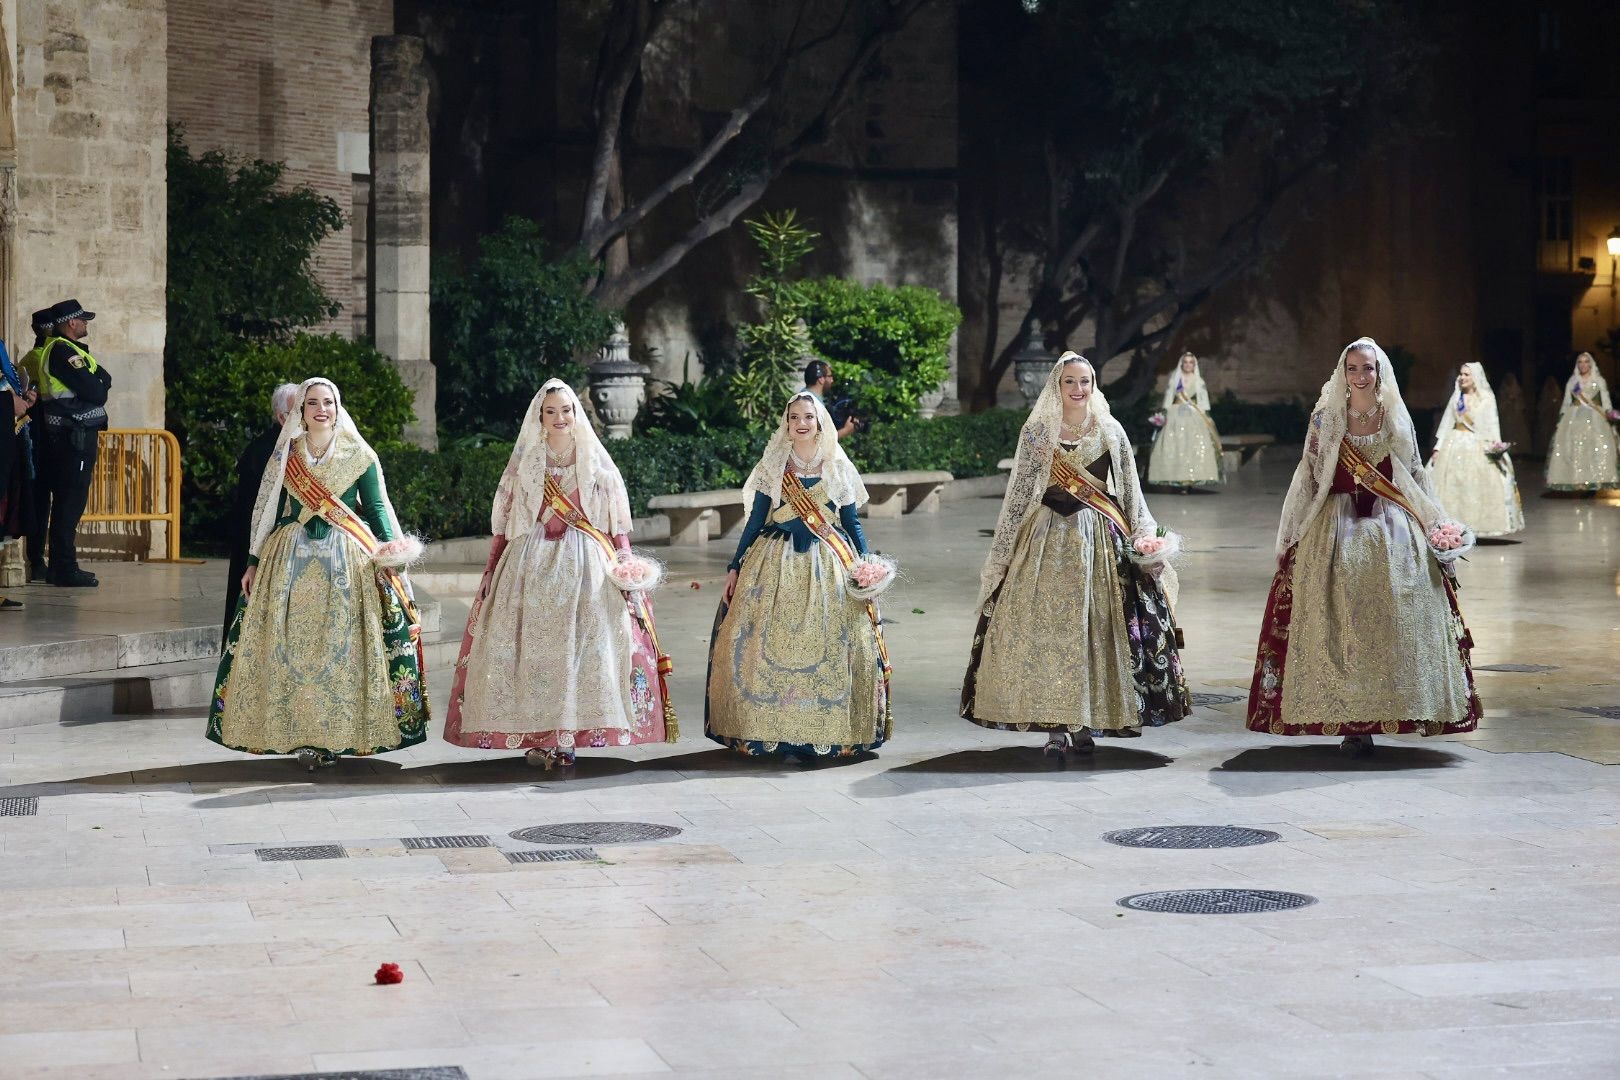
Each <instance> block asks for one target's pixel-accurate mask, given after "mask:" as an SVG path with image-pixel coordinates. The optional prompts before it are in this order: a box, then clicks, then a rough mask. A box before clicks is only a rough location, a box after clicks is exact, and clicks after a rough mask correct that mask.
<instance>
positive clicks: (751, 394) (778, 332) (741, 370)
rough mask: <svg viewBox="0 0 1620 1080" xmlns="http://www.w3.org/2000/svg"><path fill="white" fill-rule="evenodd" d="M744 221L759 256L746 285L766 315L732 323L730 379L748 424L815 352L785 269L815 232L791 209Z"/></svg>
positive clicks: (767, 412)
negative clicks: (734, 352) (734, 346)
mask: <svg viewBox="0 0 1620 1080" xmlns="http://www.w3.org/2000/svg"><path fill="white" fill-rule="evenodd" d="M747 225H748V235H749V236H750V237H752V238H753V241H754V243H755V244H757V245H758V246H759V250H760V255H761V258H760V271H759V273H757V274H755V275H754V276H753V277H752V278H750V279H749V282H748V285H747V287H746V289H745V291H746V292H747V293H748V295H749V296H752V297H753V298H754V299H756V300H758V301H759V302H760V306H761V307H763V308H764V314H765V318H764V319H763V320H762V321H760V322H757V323H743V324H741V325H740V326H738V327H737V342H738V345H739V346H740V347H741V355H740V357H739V359H740V364H739V366H738V369H737V371H736V372H734V373H733V374H732V375H731V378H730V383H731V394H732V398H733V400H734V401H735V402H736V406H737V411H738V413H739V414H741V415H742V417H743V418H744V419H745V420H747V421H748V424H749V426H750V427H754V428H765V427H769V426H770V425H771V424H772V423H773V422H774V421H775V419H776V415H777V413H778V412H779V411H780V410H781V408H782V399H783V398H784V397H785V396H786V395H787V394H789V393H791V392H792V391H793V388H794V386H795V385H796V382H795V377H796V376H797V375H798V373H799V372H800V370H801V369H802V368H803V365H804V362H805V357H806V356H810V355H813V354H814V349H813V348H812V347H811V345H810V332H809V330H808V329H807V328H806V327H805V324H804V318H803V315H804V305H805V298H804V293H803V289H802V287H801V286H800V283H799V282H798V281H797V280H794V279H792V278H790V277H789V276H788V275H789V274H790V273H791V272H792V271H793V269H794V268H795V267H796V266H797V265H798V264H799V263H800V262H801V261H802V260H803V259H804V257H805V256H806V255H809V254H810V252H812V251H814V250H815V246H816V245H815V242H816V240H817V239H819V238H820V234H819V233H815V232H812V231H810V230H809V229H807V228H805V227H804V226H803V225H801V224H799V220H798V213H797V212H796V211H794V210H785V211H783V212H782V213H781V214H776V215H772V214H765V215H764V216H763V217H760V218H757V219H754V220H751V221H749V222H748V223H747Z"/></svg>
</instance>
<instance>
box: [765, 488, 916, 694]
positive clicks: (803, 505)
mask: <svg viewBox="0 0 1620 1080" xmlns="http://www.w3.org/2000/svg"><path fill="white" fill-rule="evenodd" d="M782 494H783V496H785V497H786V498H787V501H788V505H790V506H791V507H793V512H794V513H795V514H797V515H799V520H801V521H803V522H804V523H805V525H806V526H808V527H809V529H810V531H811V532H813V533H815V534H816V539H818V540H820V541H821V542H822V543H823V544H826V545H827V546H828V547H829V548H831V549H832V552H833V554H834V555H836V556H838V561H839V562H840V563H842V564H843V566H844V569H845V570H848V569H850V568H851V567H852V566H854V565H855V561H856V560H857V559H859V558H860V557H861V556H860V552H858V551H856V550H855V546H854V545H853V544H851V543H850V542H849V540H848V538H846V537H845V536H844V534H843V533H841V532H839V531H838V530H837V529H835V528H833V526H832V522H830V521H828V520H827V515H826V514H824V513H822V511H821V505H820V504H819V503H817V502H816V500H815V499H813V498H811V497H810V493H809V492H808V491H806V490H805V488H804V484H803V483H801V482H800V480H799V478H798V477H797V476H795V475H794V474H793V473H792V472H791V471H784V472H783V473H782ZM866 617H867V618H869V619H871V620H872V631H873V633H875V634H876V635H877V649H878V662H879V663H880V664H881V665H882V667H883V685H884V686H885V687H887V686H888V685H889V647H888V646H887V645H886V644H884V641H883V618H882V616H880V615H879V614H878V609H877V605H876V604H874V603H873V602H872V601H870V600H868V601H866Z"/></svg>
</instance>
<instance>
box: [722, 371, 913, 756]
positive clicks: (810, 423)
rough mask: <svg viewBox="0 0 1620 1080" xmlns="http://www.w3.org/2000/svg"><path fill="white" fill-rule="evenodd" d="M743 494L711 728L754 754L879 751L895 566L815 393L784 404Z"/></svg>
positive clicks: (886, 731)
mask: <svg viewBox="0 0 1620 1080" xmlns="http://www.w3.org/2000/svg"><path fill="white" fill-rule="evenodd" d="M744 492H745V497H746V498H747V499H749V500H750V506H751V512H750V514H749V518H748V523H747V525H746V526H745V527H744V529H743V535H742V539H741V540H740V541H739V542H738V544H737V554H736V557H735V558H733V559H732V560H731V566H730V570H729V572H728V573H727V575H726V591H725V595H724V597H723V599H722V601H721V604H720V610H719V613H718V614H717V616H716V618H715V625H714V633H713V635H712V637H711V638H710V642H711V644H710V646H709V686H708V697H707V702H706V705H707V708H706V713H705V718H704V730H705V731H706V733H707V734H708V736H709V738H711V739H713V740H714V741H715V742H717V743H720V744H721V745H723V746H728V747H730V748H731V749H733V750H736V751H738V752H739V753H743V754H749V755H755V756H758V755H765V754H786V755H790V756H793V757H800V758H816V757H827V756H849V755H852V754H857V753H860V752H863V751H868V750H876V749H877V748H878V747H880V746H882V745H883V743H884V741H885V740H887V739H888V738H889V735H890V732H891V728H892V721H891V719H890V714H889V669H888V657H887V654H886V651H885V648H884V644H883V636H882V630H881V619H880V618H879V616H878V611H877V606H876V604H875V602H874V600H875V597H876V595H877V593H879V592H881V591H882V589H883V588H885V587H886V586H887V584H888V582H889V581H890V580H892V579H893V576H894V568H893V565H892V564H888V563H886V562H884V561H882V560H880V559H879V558H877V557H874V556H871V555H869V554H868V552H867V548H866V537H865V535H864V534H863V533H862V532H861V523H860V518H859V517H857V516H856V511H857V509H858V508H859V507H860V506H861V505H862V504H863V503H865V502H866V486H865V485H864V484H862V483H861V477H860V474H859V473H858V472H856V471H855V466H854V465H853V464H852V463H851V462H850V460H849V458H848V457H847V456H845V454H844V452H843V450H842V449H840V448H839V445H838V437H837V434H836V429H835V428H834V427H833V422H832V417H830V416H829V415H827V409H826V407H825V406H823V405H822V404H821V402H820V400H818V399H817V398H816V397H815V395H814V394H810V393H801V394H797V395H795V396H794V397H793V398H792V399H791V400H790V401H789V402H788V406H787V408H786V409H785V410H783V414H782V422H781V424H780V425H779V426H778V428H777V431H776V434H775V435H774V436H773V437H772V439H771V442H770V444H769V445H768V446H767V447H766V449H765V454H764V456H763V457H762V458H761V459H760V462H759V464H758V465H756V466H755V467H754V471H753V473H752V474H751V475H750V476H749V478H748V483H747V485H746V486H745V488H744Z"/></svg>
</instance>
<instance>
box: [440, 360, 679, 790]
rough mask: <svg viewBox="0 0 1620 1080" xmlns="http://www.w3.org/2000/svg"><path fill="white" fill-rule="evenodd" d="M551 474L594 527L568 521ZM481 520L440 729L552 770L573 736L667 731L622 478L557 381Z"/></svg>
mask: <svg viewBox="0 0 1620 1080" xmlns="http://www.w3.org/2000/svg"><path fill="white" fill-rule="evenodd" d="M548 479H549V481H550V484H551V485H553V490H554V491H555V492H556V493H558V494H560V495H562V496H563V497H564V498H565V499H567V500H568V502H570V503H571V504H572V507H573V508H574V509H578V510H580V511H583V513H584V515H585V525H586V526H587V527H591V528H594V530H595V531H596V533H597V534H599V535H598V536H595V537H593V536H592V535H590V534H588V533H587V532H585V531H582V530H581V529H580V528H577V527H575V526H573V525H571V524H569V522H568V521H567V519H566V516H565V513H564V512H561V511H567V510H568V508H567V507H559V506H558V505H557V503H556V501H555V499H553V498H549V497H548ZM490 526H491V530H492V531H493V533H494V537H493V539H492V540H491V542H490V551H489V564H488V565H487V566H486V567H485V568H484V578H483V581H482V582H481V583H480V585H479V589H478V595H477V596H476V597H475V598H474V600H473V606H472V611H471V612H470V613H469V614H468V616H467V630H466V633H465V634H464V635H463V637H462V642H461V657H460V659H459V660H458V661H457V663H456V675H455V680H454V685H453V688H452V690H451V694H450V711H449V713H448V714H447V716H446V718H445V725H444V737H445V739H446V740H448V741H449V742H452V743H455V744H456V745H458V746H475V747H478V748H480V749H484V750H518V749H522V750H525V751H527V754H526V756H527V758H528V760H529V763H530V764H531V765H543V766H544V767H545V768H547V769H550V768H552V767H553V766H556V765H561V766H564V767H566V766H569V765H572V764H573V763H574V751H575V749H576V748H577V747H581V746H629V745H631V744H632V743H647V742H665V741H668V742H674V741H675V736H676V734H677V732H676V727H675V712H674V709H673V707H672V706H671V705H670V703H669V700H668V695H667V694H666V693H665V692H664V687H663V680H662V677H661V675H660V672H659V650H658V648H657V637H656V630H655V629H654V626H653V622H652V605H651V602H650V601H649V600H647V598H646V597H645V596H644V595H636V594H635V593H636V590H628V591H627V590H625V589H624V588H622V587H621V585H622V582H621V580H620V578H622V573H621V571H620V566H621V563H622V560H623V559H624V558H625V557H628V556H630V535H629V534H630V500H629V496H628V494H627V493H626V491H625V487H624V478H623V477H622V476H621V475H620V474H619V469H618V467H617V466H616V465H614V463H613V459H612V458H611V457H609V456H608V452H607V449H606V448H605V447H604V446H603V445H602V441H601V440H600V439H598V438H597V437H596V431H595V430H594V429H593V428H592V427H591V422H590V420H589V418H587V417H586V416H585V415H584V410H583V409H582V408H581V406H580V401H579V398H578V397H577V396H576V395H575V394H574V391H573V388H572V387H570V386H569V385H568V384H567V383H565V382H563V381H562V380H560V379H552V380H550V381H548V382H547V383H546V384H545V385H543V386H542V387H541V388H540V392H539V393H537V394H535V396H534V400H533V401H532V402H530V403H529V411H528V414H527V415H526V416H524V418H523V430H522V431H521V432H519V433H518V437H517V442H516V444H515V445H514V446H513V447H512V458H511V460H510V461H509V462H508V463H507V466H506V472H505V473H504V474H503V475H502V476H501V482H500V485H499V486H498V487H497V488H496V490H495V505H494V508H493V510H492V511H491V514H490ZM604 541H606V546H604ZM608 547H611V548H613V549H614V551H615V556H614V557H613V558H610V557H609V555H608V553H607V550H608ZM616 575H617V577H616ZM643 584H644V585H645V586H647V587H650V586H651V585H652V584H653V582H650V581H648V582H644V583H643Z"/></svg>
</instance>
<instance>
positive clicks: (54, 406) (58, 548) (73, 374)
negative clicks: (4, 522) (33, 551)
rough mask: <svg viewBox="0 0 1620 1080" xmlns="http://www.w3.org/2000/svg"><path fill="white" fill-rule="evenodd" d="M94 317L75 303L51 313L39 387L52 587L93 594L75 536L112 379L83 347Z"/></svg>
mask: <svg viewBox="0 0 1620 1080" xmlns="http://www.w3.org/2000/svg"><path fill="white" fill-rule="evenodd" d="M95 317H96V313H95V312H93V311H86V310H85V309H84V306H83V305H81V304H80V303H79V302H78V301H77V300H64V301H62V302H61V303H60V304H55V305H53V306H52V307H51V323H52V325H53V327H54V336H53V337H51V339H50V340H49V341H47V342H46V343H45V360H44V368H43V370H42V372H41V378H40V383H39V396H40V399H41V400H42V402H43V405H44V409H43V414H44V415H43V417H42V419H43V420H44V423H43V424H42V425H41V427H42V429H43V433H44V436H45V438H44V440H43V441H44V443H45V445H46V453H45V456H46V458H47V459H48V461H47V469H48V472H47V475H48V477H49V480H50V488H51V524H50V530H49V533H50V542H51V564H50V578H49V580H50V582H51V584H52V585H60V586H64V587H68V588H93V587H94V586H96V585H98V584H100V582H98V581H97V580H96V575H94V574H92V573H90V571H88V570H81V569H80V568H79V557H78V553H77V552H76V551H75V550H74V547H73V536H74V533H75V532H76V531H77V530H78V528H79V518H80V517H81V516H82V515H83V514H84V507H85V503H86V502H88V501H89V498H90V481H91V479H92V478H93V477H94V475H95V469H96V452H97V450H98V449H99V444H100V439H101V432H102V431H104V430H105V429H106V427H107V391H108V389H109V388H110V387H111V386H112V376H111V375H109V374H107V369H106V368H104V367H102V366H101V365H100V364H98V363H96V358H95V357H93V356H91V355H90V352H89V350H88V349H86V348H85V347H84V344H83V342H84V339H85V337H86V336H87V335H88V334H89V331H90V320H91V319H94V318H95Z"/></svg>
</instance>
